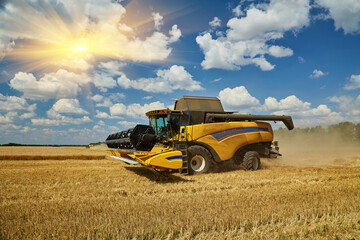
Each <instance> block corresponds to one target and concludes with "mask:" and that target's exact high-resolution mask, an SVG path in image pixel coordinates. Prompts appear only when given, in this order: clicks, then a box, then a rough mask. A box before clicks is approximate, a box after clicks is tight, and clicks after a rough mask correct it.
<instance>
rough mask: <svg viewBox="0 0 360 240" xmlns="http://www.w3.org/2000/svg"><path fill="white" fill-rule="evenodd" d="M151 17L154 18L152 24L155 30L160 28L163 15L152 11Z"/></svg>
mask: <svg viewBox="0 0 360 240" xmlns="http://www.w3.org/2000/svg"><path fill="white" fill-rule="evenodd" d="M152 17H153V19H154V25H155V29H156V30H160V28H161V26H162V25H163V24H164V22H163V18H164V17H163V16H161V15H160V13H152Z"/></svg>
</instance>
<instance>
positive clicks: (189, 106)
mask: <svg viewBox="0 0 360 240" xmlns="http://www.w3.org/2000/svg"><path fill="white" fill-rule="evenodd" d="M174 109H175V110H169V109H160V110H153V111H150V112H147V113H146V116H148V118H149V125H141V124H138V125H136V126H135V127H134V128H131V129H128V130H125V131H122V132H118V133H114V134H110V135H109V136H108V138H107V139H106V144H107V145H108V147H109V150H107V151H106V152H107V153H109V154H110V155H111V156H112V157H113V158H116V159H118V160H122V161H123V162H125V163H128V164H135V165H143V166H147V167H151V168H153V169H155V170H157V171H168V172H173V171H174V170H178V171H180V173H182V174H194V173H206V172H208V171H210V170H211V168H212V166H214V165H216V164H217V163H219V162H222V161H226V160H231V159H232V160H233V161H234V162H235V163H237V164H240V165H241V166H242V168H243V169H244V170H257V169H259V167H260V158H261V157H264V158H276V157H277V156H278V155H281V154H280V153H279V147H278V145H277V142H273V131H272V128H271V125H270V124H269V123H268V122H261V121H259V120H265V121H282V122H283V123H284V124H285V125H286V127H287V128H288V129H289V130H291V129H293V128H294V124H293V122H292V118H291V117H290V116H275V115H243V114H234V113H233V112H225V111H224V109H223V107H222V105H221V102H220V100H219V99H218V98H212V97H183V98H181V99H179V100H177V101H176V102H175V107H174Z"/></svg>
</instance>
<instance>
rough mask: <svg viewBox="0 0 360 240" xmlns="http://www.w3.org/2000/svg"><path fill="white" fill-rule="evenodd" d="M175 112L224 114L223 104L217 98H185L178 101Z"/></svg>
mask: <svg viewBox="0 0 360 240" xmlns="http://www.w3.org/2000/svg"><path fill="white" fill-rule="evenodd" d="M175 110H181V111H202V112H216V113H221V112H224V108H223V106H222V105H221V102H220V100H219V99H218V98H216V97H189V96H184V97H182V98H180V99H179V100H177V101H176V103H175Z"/></svg>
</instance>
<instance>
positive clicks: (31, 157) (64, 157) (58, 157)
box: [0, 155, 106, 160]
mask: <svg viewBox="0 0 360 240" xmlns="http://www.w3.org/2000/svg"><path fill="white" fill-rule="evenodd" d="M105 157H106V156H105V155H104V156H101V155H3V156H1V155H0V160H71V159H77V160H100V159H105Z"/></svg>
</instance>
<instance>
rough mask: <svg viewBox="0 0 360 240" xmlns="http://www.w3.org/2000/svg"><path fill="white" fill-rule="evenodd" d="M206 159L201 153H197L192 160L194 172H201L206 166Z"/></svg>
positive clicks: (191, 164)
mask: <svg viewBox="0 0 360 240" xmlns="http://www.w3.org/2000/svg"><path fill="white" fill-rule="evenodd" d="M205 164H206V162H205V159H204V157H203V156H201V155H195V156H194V157H193V158H192V159H191V162H190V166H191V169H192V170H193V171H194V172H201V171H202V170H204V168H205Z"/></svg>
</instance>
